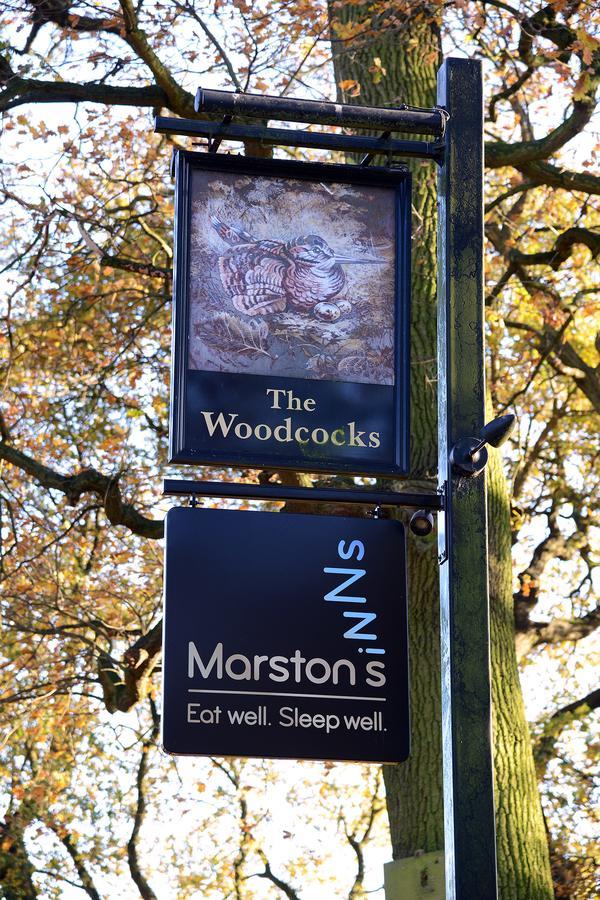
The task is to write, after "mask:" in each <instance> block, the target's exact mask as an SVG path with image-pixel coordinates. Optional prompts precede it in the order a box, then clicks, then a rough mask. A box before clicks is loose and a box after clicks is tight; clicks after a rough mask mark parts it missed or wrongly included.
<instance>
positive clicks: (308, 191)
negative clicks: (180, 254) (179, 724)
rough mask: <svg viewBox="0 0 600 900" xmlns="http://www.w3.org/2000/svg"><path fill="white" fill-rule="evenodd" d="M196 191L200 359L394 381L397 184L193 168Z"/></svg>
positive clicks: (194, 317) (194, 340)
mask: <svg viewBox="0 0 600 900" xmlns="http://www.w3.org/2000/svg"><path fill="white" fill-rule="evenodd" d="M191 200H192V205H191V223H192V228H191V246H190V282H189V296H190V326H191V329H190V344H189V364H190V367H191V368H192V369H197V370H203V371H216V372H234V373H240V374H241V373H246V374H255V375H280V376H286V377H300V378H309V379H311V378H313V379H320V380H322V379H324V380H338V381H350V382H363V383H370V384H389V385H391V384H393V383H394V298H395V288H396V284H395V277H396V273H395V254H394V248H395V240H396V234H395V209H394V199H393V197H392V196H391V195H390V192H388V191H386V190H384V189H381V188H378V187H371V186H358V185H350V184H343V183H334V184H321V183H318V182H313V181H300V180H295V179H285V180H283V179H279V178H275V177H249V176H247V175H240V174H239V173H224V172H210V171H209V172H206V171H195V172H194V175H193V181H192V198H191Z"/></svg>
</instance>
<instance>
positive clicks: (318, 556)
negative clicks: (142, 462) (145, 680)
mask: <svg viewBox="0 0 600 900" xmlns="http://www.w3.org/2000/svg"><path fill="white" fill-rule="evenodd" d="M404 560H405V544H404V528H403V525H402V523H401V522H397V521H393V520H385V519H381V520H373V519H371V520H369V519H359V518H346V517H341V516H308V515H295V514H287V513H267V512H243V511H238V510H214V509H194V508H192V507H187V508H176V509H171V510H170V511H169V513H168V514H167V520H166V551H165V611H164V631H163V713H162V728H163V734H162V740H163V746H164V749H165V750H166V751H167V752H169V753H174V754H192V755H201V756H256V757H273V758H294V759H328V760H346V761H364V762H388V763H394V762H401V761H402V760H404V759H406V758H407V756H408V752H409V713H408V650H407V618H406V585H405V578H406V575H405V562H404ZM390 572H393V573H394V577H393V579H392V578H390Z"/></svg>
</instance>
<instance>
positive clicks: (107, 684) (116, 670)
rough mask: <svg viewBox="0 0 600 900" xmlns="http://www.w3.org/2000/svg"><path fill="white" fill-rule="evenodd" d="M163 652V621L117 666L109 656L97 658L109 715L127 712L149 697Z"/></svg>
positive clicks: (143, 636)
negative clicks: (152, 679) (154, 674)
mask: <svg viewBox="0 0 600 900" xmlns="http://www.w3.org/2000/svg"><path fill="white" fill-rule="evenodd" d="M161 649H162V619H161V620H160V621H159V622H157V623H156V625H154V626H153V627H152V628H151V629H150V631H148V632H147V633H146V634H143V635H142V636H141V637H140V638H138V640H137V641H136V642H135V643H134V644H133V645H132V646H131V647H130V648H129V649H128V650H126V651H125V653H124V654H123V661H122V662H121V663H117V662H116V661H115V660H114V659H113V658H112V657H111V656H110V655H109V654H108V653H103V654H101V655H100V656H99V657H98V680H99V682H100V685H101V687H102V693H103V697H104V704H105V706H106V708H107V710H108V712H109V713H114V712H117V711H118V712H127V711H128V710H130V709H131V708H132V707H133V706H135V704H136V703H138V702H139V701H140V700H142V699H144V697H146V696H147V695H148V691H149V687H150V679H151V677H152V673H153V672H154V669H155V668H156V665H157V663H158V660H159V658H160V653H161Z"/></svg>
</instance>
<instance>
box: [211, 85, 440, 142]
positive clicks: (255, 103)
mask: <svg viewBox="0 0 600 900" xmlns="http://www.w3.org/2000/svg"><path fill="white" fill-rule="evenodd" d="M194 108H195V110H196V112H209V113H218V114H219V115H230V116H242V117H243V116H250V117H253V118H261V119H264V120H268V119H278V120H280V121H285V122H310V123H311V124H313V125H339V126H340V127H343V128H375V129H377V128H381V129H382V130H384V131H402V132H407V133H410V134H432V135H435V136H436V137H442V136H443V134H444V127H445V117H444V114H443V113H442V112H441V111H440V110H439V109H416V108H414V107H408V106H406V105H404V107H403V106H402V105H399V106H398V107H395V108H393V109H389V108H386V107H381V106H354V105H351V104H348V103H330V102H327V101H322V100H297V99H295V98H292V97H274V96H270V95H269V94H242V93H238V92H237V91H213V90H208V89H206V88H199V89H198V91H197V92H196V100H195V103H194Z"/></svg>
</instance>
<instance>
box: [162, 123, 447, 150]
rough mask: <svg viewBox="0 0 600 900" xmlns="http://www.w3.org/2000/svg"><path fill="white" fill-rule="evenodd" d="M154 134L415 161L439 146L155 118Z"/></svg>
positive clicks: (254, 126) (258, 126)
mask: <svg viewBox="0 0 600 900" xmlns="http://www.w3.org/2000/svg"><path fill="white" fill-rule="evenodd" d="M154 130H155V132H157V134H182V135H188V136H189V137H205V138H208V139H209V140H213V141H218V142H219V143H220V142H221V141H223V140H229V141H248V140H250V141H257V142H258V143H260V144H265V145H268V146H273V147H274V146H277V147H305V148H307V149H314V150H342V151H344V152H345V153H370V154H373V155H375V154H382V155H389V154H391V155H392V156H403V157H416V158H417V159H433V160H438V159H440V158H441V156H442V153H443V144H441V143H438V142H434V141H397V140H390V139H387V140H386V139H385V138H376V137H369V136H368V135H354V134H328V133H326V132H316V131H302V130H301V129H298V128H264V127H263V126H261V125H224V124H223V123H222V122H203V121H201V120H199V119H198V120H197V119H175V118H172V117H169V116H157V117H156V118H155V120H154Z"/></svg>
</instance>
